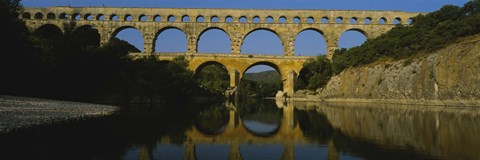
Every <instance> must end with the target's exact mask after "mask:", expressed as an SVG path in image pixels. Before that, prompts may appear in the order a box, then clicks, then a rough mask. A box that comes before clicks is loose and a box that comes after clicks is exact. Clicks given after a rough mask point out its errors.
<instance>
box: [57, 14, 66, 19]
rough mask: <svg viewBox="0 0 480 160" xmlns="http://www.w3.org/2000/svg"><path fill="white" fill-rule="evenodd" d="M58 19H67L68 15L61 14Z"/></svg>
mask: <svg viewBox="0 0 480 160" xmlns="http://www.w3.org/2000/svg"><path fill="white" fill-rule="evenodd" d="M58 19H68V14H67V13H61V14H60V15H59V16H58Z"/></svg>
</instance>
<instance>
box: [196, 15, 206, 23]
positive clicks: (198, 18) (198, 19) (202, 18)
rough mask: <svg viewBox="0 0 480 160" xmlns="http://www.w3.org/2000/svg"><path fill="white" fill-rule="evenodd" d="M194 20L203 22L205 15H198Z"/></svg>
mask: <svg viewBox="0 0 480 160" xmlns="http://www.w3.org/2000/svg"><path fill="white" fill-rule="evenodd" d="M195 22H205V17H203V16H202V15H198V16H197V17H196V18H195Z"/></svg>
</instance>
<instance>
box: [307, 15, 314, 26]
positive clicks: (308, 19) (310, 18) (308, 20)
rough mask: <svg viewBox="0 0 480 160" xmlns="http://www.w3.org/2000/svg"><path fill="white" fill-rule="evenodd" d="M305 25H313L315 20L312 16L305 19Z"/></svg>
mask: <svg viewBox="0 0 480 160" xmlns="http://www.w3.org/2000/svg"><path fill="white" fill-rule="evenodd" d="M307 23H309V24H311V23H315V18H313V17H312V16H310V17H307Z"/></svg>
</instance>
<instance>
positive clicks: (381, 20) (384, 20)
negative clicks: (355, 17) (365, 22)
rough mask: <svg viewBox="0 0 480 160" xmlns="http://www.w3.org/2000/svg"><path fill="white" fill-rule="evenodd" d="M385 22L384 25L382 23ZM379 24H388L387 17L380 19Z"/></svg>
mask: <svg viewBox="0 0 480 160" xmlns="http://www.w3.org/2000/svg"><path fill="white" fill-rule="evenodd" d="M382 22H383V23H382ZM377 24H388V19H387V18H385V17H380V18H379V19H378V23H377Z"/></svg>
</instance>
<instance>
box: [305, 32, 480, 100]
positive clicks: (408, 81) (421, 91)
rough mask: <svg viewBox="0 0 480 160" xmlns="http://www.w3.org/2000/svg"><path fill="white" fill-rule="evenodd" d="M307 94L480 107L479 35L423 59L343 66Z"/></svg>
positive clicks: (339, 98) (348, 98)
mask: <svg viewBox="0 0 480 160" xmlns="http://www.w3.org/2000/svg"><path fill="white" fill-rule="evenodd" d="M309 98H319V99H324V100H327V101H357V102H358V101H367V102H372V101H373V102H395V103H413V104H435V105H475V106H480V35H477V36H474V37H468V39H464V40H462V41H461V42H458V43H455V44H452V45H450V46H448V47H446V48H444V49H440V50H438V51H435V52H434V53H432V54H430V55H428V56H426V57H423V58H416V59H412V60H401V61H397V62H382V63H379V64H375V65H368V66H363V67H358V68H351V69H347V70H345V71H343V72H342V73H340V74H339V75H337V76H334V77H333V78H332V79H331V80H330V81H329V82H328V84H327V85H326V87H325V88H324V89H323V90H321V91H320V93H319V95H317V96H310V97H309Z"/></svg>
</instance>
